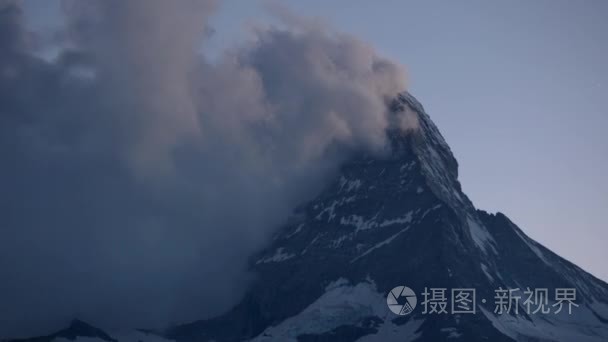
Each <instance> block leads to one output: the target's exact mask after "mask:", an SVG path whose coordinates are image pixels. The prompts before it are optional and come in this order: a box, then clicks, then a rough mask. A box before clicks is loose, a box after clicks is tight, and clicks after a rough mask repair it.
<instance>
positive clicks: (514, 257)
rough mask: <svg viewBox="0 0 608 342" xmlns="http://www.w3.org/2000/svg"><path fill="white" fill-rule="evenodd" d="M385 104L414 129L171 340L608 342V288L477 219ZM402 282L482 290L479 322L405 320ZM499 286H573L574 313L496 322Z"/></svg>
mask: <svg viewBox="0 0 608 342" xmlns="http://www.w3.org/2000/svg"><path fill="white" fill-rule="evenodd" d="M390 106H391V109H392V111H393V112H394V115H396V116H400V115H406V116H408V120H415V121H416V122H417V124H418V129H417V130H414V131H402V130H401V129H399V128H398V127H397V128H391V129H389V130H388V131H387V136H388V138H389V142H390V153H388V154H387V155H384V156H373V155H367V154H359V155H355V156H353V158H352V159H351V160H349V161H348V162H347V163H345V164H344V165H343V166H342V167H341V169H340V174H339V175H338V176H337V177H336V178H335V180H334V181H333V182H331V183H330V184H329V185H328V186H327V187H326V188H325V189H324V190H323V191H322V192H321V193H320V194H319V195H318V196H317V197H316V198H313V199H312V200H311V201H310V202H308V203H304V204H303V205H301V206H300V207H298V209H297V210H296V211H295V212H294V213H293V215H292V217H291V218H290V219H289V220H288V221H287V222H286V224H285V225H284V226H283V227H282V228H281V229H280V230H279V231H278V232H277V234H276V236H275V237H274V239H273V240H272V242H271V243H270V244H269V245H268V246H267V247H266V248H265V249H264V250H262V251H260V253H258V254H257V255H255V256H254V257H253V258H252V259H251V264H250V266H251V270H252V271H253V272H255V274H257V280H256V281H255V282H254V283H253V284H252V285H251V287H250V288H249V289H248V291H247V293H246V295H245V296H244V298H243V299H242V300H241V302H240V303H239V304H237V305H236V306H235V307H234V308H232V309H231V310H230V311H228V312H227V313H225V314H223V315H221V316H219V317H215V318H212V319H208V320H201V321H196V322H191V323H187V324H181V325H177V326H175V327H173V328H171V329H168V330H167V331H166V332H164V333H163V335H164V337H165V338H167V339H170V340H175V341H178V342H182V341H183V342H189V341H246V340H251V341H433V342H435V341H467V342H470V341H513V340H517V341H608V285H607V284H606V283H604V282H603V281H601V280H599V279H597V278H595V277H593V276H592V275H590V274H588V273H586V272H585V271H583V270H582V269H580V268H579V267H577V266H575V265H573V264H572V263H570V262H568V261H566V260H564V259H563V258H561V257H559V256H558V255H556V254H554V253H552V252H551V251H550V250H548V249H546V248H545V247H543V246H542V245H540V244H539V243H537V242H535V241H533V240H532V239H530V238H529V237H528V236H526V235H525V234H524V232H523V231H522V230H521V229H519V227H517V226H516V225H515V224H514V223H513V222H511V221H510V220H509V219H508V218H507V217H506V216H505V215H503V214H501V213H497V214H489V213H487V212H485V211H482V210H477V209H476V208H475V207H474V205H473V204H472V203H471V201H470V200H469V199H468V198H467V196H466V195H465V194H464V193H463V192H462V190H461V186H460V183H459V182H458V163H457V161H456V159H455V158H454V156H453V155H452V152H451V150H450V148H449V146H448V145H447V143H446V142H445V140H444V139H443V137H442V136H441V134H440V133H439V130H438V129H437V127H436V126H435V125H434V124H433V122H432V121H431V119H430V117H429V116H428V115H427V114H426V113H425V112H424V109H423V107H422V105H420V103H419V102H418V101H417V100H416V99H415V98H414V97H412V96H411V95H410V94H407V93H404V94H401V95H399V96H398V97H397V98H396V99H395V100H394V101H393V102H392V103H391V104H390ZM497 181H498V180H497ZM402 285H403V286H408V287H409V288H411V289H412V290H413V291H414V292H415V293H416V294H418V296H419V297H418V300H419V303H420V302H421V300H422V299H421V297H420V295H421V294H422V292H423V291H424V290H425V288H446V289H455V288H474V289H476V291H477V292H476V297H477V299H478V301H477V302H476V305H475V308H476V313H475V314H424V313H423V312H422V309H421V308H420V307H418V308H415V310H414V311H413V312H412V313H411V314H409V315H407V316H398V315H396V314H394V313H392V312H391V311H390V310H389V309H388V307H387V305H386V294H388V293H389V292H390V291H391V289H393V288H394V287H396V286H402ZM500 288H502V289H521V290H522V291H523V290H526V289H528V288H530V289H539V288H540V289H546V290H547V291H548V293H554V292H555V291H556V289H558V288H574V289H576V291H577V292H576V294H577V298H576V305H578V306H577V307H576V308H575V310H573V311H574V312H573V313H572V314H571V315H568V314H565V313H564V312H562V313H560V314H557V315H556V314H553V313H551V314H544V315H541V314H536V315H532V314H526V313H525V311H524V305H523V303H519V304H517V305H515V306H516V307H517V308H518V309H519V313H517V314H515V313H509V314H502V315H499V314H497V313H495V312H494V311H495V307H494V300H495V295H496V292H495V290H496V289H500ZM482 299H484V300H486V301H485V302H482ZM554 304H556V302H555V300H553V299H551V300H548V303H547V305H548V306H551V307H552V306H553V305H554ZM419 306H420V305H419ZM150 336H151V335H150ZM150 336H147V337H146V336H143V337H141V341H142V342H146V341H148V340H150V338H151V337H150ZM119 341H122V339H119ZM44 342H46V341H44ZM153 342H154V341H153Z"/></svg>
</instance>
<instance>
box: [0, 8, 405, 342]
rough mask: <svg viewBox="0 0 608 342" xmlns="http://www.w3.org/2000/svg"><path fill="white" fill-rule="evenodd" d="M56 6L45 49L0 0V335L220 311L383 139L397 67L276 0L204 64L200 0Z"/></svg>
mask: <svg viewBox="0 0 608 342" xmlns="http://www.w3.org/2000/svg"><path fill="white" fill-rule="evenodd" d="M63 8H64V10H65V13H66V17H67V22H66V28H65V32H62V33H61V34H60V35H59V36H61V37H64V39H65V41H63V42H62V46H63V48H62V50H61V51H60V54H59V56H58V57H57V58H56V59H54V60H53V61H48V60H45V59H42V58H40V57H37V56H36V54H35V53H34V51H33V48H32V47H31V45H29V44H28V39H27V37H28V35H30V33H28V32H27V31H26V29H25V28H24V23H23V14H22V11H21V9H20V8H19V6H18V4H17V2H8V1H4V2H2V3H0V153H1V155H2V156H3V159H4V160H3V167H2V168H1V169H0V188H1V189H2V193H1V195H0V208H2V209H1V213H0V279H2V281H1V282H0V302H1V303H2V306H3V310H2V311H1V312H0V327H2V328H0V336H15V335H31V334H34V333H42V332H48V331H50V330H52V329H53V328H57V327H58V326H59V325H61V324H63V323H65V321H66V320H69V319H71V318H74V317H80V318H83V319H88V320H91V321H93V322H96V323H97V324H99V325H101V326H104V327H108V328H121V327H159V326H163V325H166V324H168V323H170V322H181V321H187V320H193V319H198V318H203V317H206V316H208V315H212V314H217V313H219V312H220V311H222V310H226V309H228V308H229V307H230V306H231V305H233V304H234V303H235V301H237V300H238V299H239V298H238V296H235V293H237V294H240V293H242V292H241V291H242V290H243V288H245V287H246V286H245V285H246V284H247V281H248V279H249V275H248V274H247V272H246V260H247V257H248V256H249V255H250V254H251V253H252V252H254V251H255V250H257V249H259V248H261V247H262V246H263V245H264V243H265V241H266V240H267V237H268V236H269V234H271V233H272V231H273V230H274V229H276V228H277V227H278V226H279V225H280V224H281V222H283V221H284V220H285V219H286V217H287V216H288V215H289V213H290V210H291V209H292V208H293V207H294V206H295V205H297V204H298V203H301V202H302V201H304V200H306V199H309V198H310V196H312V195H314V194H315V193H316V192H317V191H319V190H320V189H321V188H322V187H323V185H324V182H325V180H327V179H328V177H330V176H331V175H332V173H333V172H335V170H336V168H337V167H338V166H339V165H340V163H341V162H342V161H344V160H345V159H346V158H348V156H349V155H350V154H351V153H353V151H360V150H364V151H368V152H372V153H380V152H381V151H383V150H384V149H385V133H384V132H385V130H386V128H387V127H388V125H389V118H388V116H387V112H386V108H387V106H386V101H387V100H388V99H390V98H392V97H393V96H394V95H395V94H396V93H397V92H399V91H402V90H404V87H405V84H404V76H403V71H402V69H401V67H400V66H398V65H396V64H395V63H393V62H391V61H390V60H387V59H385V58H382V57H380V56H378V55H377V54H376V52H375V51H374V49H373V48H372V47H371V46H369V45H367V44H365V43H364V42H361V41H360V40H358V39H356V38H354V37H352V36H349V35H346V34H342V33H338V32H335V31H333V30H331V29H329V28H328V27H325V26H318V25H309V24H306V23H310V21H307V20H305V19H301V18H298V17H296V16H294V15H293V14H289V15H286V14H285V13H286V12H284V10H283V9H282V10H281V11H283V12H282V13H284V14H281V15H280V16H281V18H282V20H283V23H282V24H281V25H280V28H277V27H269V28H266V29H258V30H256V31H255V34H254V35H255V39H253V40H252V41H251V42H248V43H246V44H243V45H242V46H239V47H237V48H235V49H232V50H230V51H226V52H225V53H224V54H223V55H222V57H221V58H219V59H218V60H217V61H215V62H210V61H207V60H205V59H204V57H203V55H202V53H201V51H203V50H204V49H205V38H206V36H207V35H208V34H209V32H210V28H209V24H208V20H209V17H210V16H212V15H213V13H214V10H215V9H216V8H217V4H216V3H215V2H214V1H194V0H185V1H180V2H168V1H161V0H156V1H148V0H146V1H143V0H132V1H128V2H127V1H101V0H99V1H87V2H81V1H66V2H64V4H63ZM296 18H297V19H296Z"/></svg>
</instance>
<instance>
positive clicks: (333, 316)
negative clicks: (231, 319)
mask: <svg viewBox="0 0 608 342" xmlns="http://www.w3.org/2000/svg"><path fill="white" fill-rule="evenodd" d="M387 312H388V308H387V307H386V299H385V297H384V294H382V293H379V292H378V290H377V289H376V286H375V284H373V283H369V282H361V283H358V284H356V285H352V284H350V283H349V282H348V281H347V280H346V279H344V278H340V279H338V280H336V281H334V282H332V283H330V284H329V285H328V286H327V287H326V288H325V293H324V294H323V295H321V297H319V298H318V299H317V300H315V301H314V302H313V303H312V304H310V305H309V306H308V307H307V308H306V309H304V310H302V312H300V313H299V314H297V315H295V316H293V317H290V318H287V319H286V320H284V321H282V322H281V323H279V324H278V325H276V326H273V327H269V328H267V329H266V330H264V332H263V333H261V334H260V335H259V336H257V337H256V338H254V339H253V340H251V341H254V342H262V341H286V342H287V341H293V342H296V341H297V338H298V336H300V335H302V334H323V333H326V332H329V331H332V330H333V329H335V328H337V327H339V326H342V325H349V324H351V325H354V324H358V323H359V322H361V321H362V320H363V319H364V318H367V317H371V316H385V315H386V314H387Z"/></svg>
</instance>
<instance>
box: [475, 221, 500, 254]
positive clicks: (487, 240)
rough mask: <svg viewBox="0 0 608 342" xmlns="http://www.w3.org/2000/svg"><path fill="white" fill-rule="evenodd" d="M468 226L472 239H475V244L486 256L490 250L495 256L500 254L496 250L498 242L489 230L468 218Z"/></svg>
mask: <svg viewBox="0 0 608 342" xmlns="http://www.w3.org/2000/svg"><path fill="white" fill-rule="evenodd" d="M467 226H468V227H469V231H470V232H471V237H472V238H473V242H475V244H476V245H477V246H478V247H479V248H480V249H481V250H482V251H483V252H484V253H486V254H488V248H490V249H492V250H493V251H494V254H498V251H497V250H496V247H494V246H495V245H496V241H494V238H492V236H491V235H490V233H489V232H488V229H487V228H486V227H485V226H483V225H481V224H479V223H477V222H476V221H475V220H473V219H471V218H470V217H467Z"/></svg>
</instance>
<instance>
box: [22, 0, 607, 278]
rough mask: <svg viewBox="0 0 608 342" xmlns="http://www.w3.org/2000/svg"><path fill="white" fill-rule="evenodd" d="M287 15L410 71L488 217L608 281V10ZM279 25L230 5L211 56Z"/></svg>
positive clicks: (340, 5) (37, 18) (441, 4)
mask: <svg viewBox="0 0 608 342" xmlns="http://www.w3.org/2000/svg"><path fill="white" fill-rule="evenodd" d="M285 2H286V3H288V5H289V6H290V7H291V8H292V9H293V10H295V11H296V12H299V13H302V14H306V15H312V16H319V17H321V18H323V19H324V20H325V21H326V22H327V23H329V24H330V25H332V26H334V27H336V28H337V29H339V30H342V31H345V32H348V33H352V34H354V35H356V36H359V37H361V38H362V39H364V40H366V41H368V42H370V43H372V44H373V45H374V46H375V47H376V48H378V49H379V50H380V51H381V52H382V53H384V54H385V55H388V56H390V57H392V58H393V59H395V60H397V61H398V62H400V63H401V64H403V65H404V66H405V67H406V70H407V71H408V83H409V90H410V91H411V92H412V93H413V94H414V95H415V96H416V97H417V98H418V99H419V100H420V101H421V102H422V103H423V105H424V106H425V108H426V110H427V112H428V113H429V114H430V115H431V117H432V118H433V120H434V121H435V122H436V124H437V125H438V126H439V128H440V129H441V131H442V133H443V135H444V136H445V137H446V139H447V141H448V143H449V144H450V146H451V147H452V150H453V152H454V154H455V156H456V158H457V159H458V161H459V163H460V180H461V182H462V184H463V189H464V191H465V193H467V194H468V195H469V197H470V198H471V199H472V201H473V202H474V203H475V205H476V206H477V207H479V208H480V209H486V210H488V211H492V212H495V211H501V212H503V213H505V214H507V215H508V216H509V217H510V218H511V219H512V220H513V221H514V222H515V223H517V224H518V225H519V226H520V227H521V228H522V229H523V230H524V231H525V232H526V233H527V234H528V235H530V236H531V237H532V238H534V239H536V240H537V241H539V242H541V243H542V244H544V245H545V246H547V247H548V248H550V249H552V250H553V251H555V252H557V253H558V254H560V255H561V256H563V257H565V258H567V259H569V260H571V261H573V262H574V263H576V264H578V265H579V266H581V267H583V268H584V269H586V270H587V271H590V272H591V273H592V274H594V275H596V276H598V277H600V278H602V279H604V280H608V267H607V266H606V263H605V261H606V260H608V249H607V248H606V243H607V242H608V229H606V224H605V222H606V219H605V211H606V209H608V183H607V182H606V180H605V175H608V137H607V136H606V133H605V131H606V130H607V129H608V115H607V110H606V108H607V105H606V103H605V100H606V92H607V90H608V63H607V62H606V61H608V21H607V20H606V17H608V2H606V1H603V0H586V1H573V0H534V1H529V0H521V1H402V0H394V1H346V0H332V1H324V0H307V1H295V0H294V1H285ZM24 4H25V8H26V11H27V15H28V19H29V24H30V25H31V26H32V27H34V28H37V29H44V28H46V27H53V26H54V25H56V24H57V23H58V22H59V21H60V19H59V17H60V11H59V10H58V6H57V3H56V2H52V1H47V0H25V1H24ZM266 20H268V18H267V17H266V16H265V15H264V14H263V11H262V10H261V5H260V3H259V2H254V1H236V0H232V1H227V2H225V3H224V4H223V5H222V6H221V8H220V10H219V13H218V14H217V15H215V16H214V17H212V18H211V25H212V26H213V28H214V29H215V34H214V35H213V37H212V38H211V41H210V46H211V48H212V51H213V50H216V51H221V50H223V49H224V48H226V47H230V46H233V45H234V44H236V43H237V42H239V41H243V40H245V39H247V35H246V33H245V30H243V28H244V27H249V26H251V25H253V24H259V23H264V22H265V21H266Z"/></svg>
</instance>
